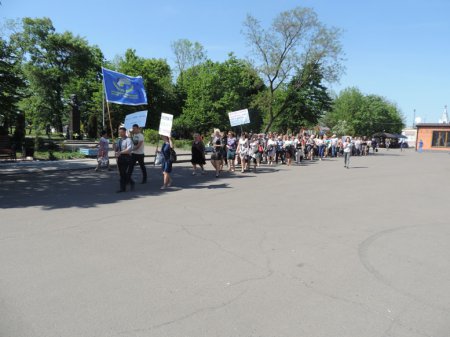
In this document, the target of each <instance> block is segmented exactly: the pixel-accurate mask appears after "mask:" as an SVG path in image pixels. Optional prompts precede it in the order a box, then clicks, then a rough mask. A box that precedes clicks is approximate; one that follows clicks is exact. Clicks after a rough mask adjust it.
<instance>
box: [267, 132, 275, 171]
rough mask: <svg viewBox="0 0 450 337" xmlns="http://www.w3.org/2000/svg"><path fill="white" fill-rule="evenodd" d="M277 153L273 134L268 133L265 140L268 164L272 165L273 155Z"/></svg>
mask: <svg viewBox="0 0 450 337" xmlns="http://www.w3.org/2000/svg"><path fill="white" fill-rule="evenodd" d="M276 153H277V141H276V140H275V136H274V135H273V134H270V135H269V140H268V141H267V161H268V162H269V165H272V164H273V162H274V161H275V156H276Z"/></svg>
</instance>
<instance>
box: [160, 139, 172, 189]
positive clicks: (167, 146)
mask: <svg viewBox="0 0 450 337" xmlns="http://www.w3.org/2000/svg"><path fill="white" fill-rule="evenodd" d="M162 139H163V141H164V144H163V146H162V147H161V153H162V155H163V162H162V172H163V185H162V186H161V189H162V190H165V189H166V188H167V187H170V186H171V185H172V178H171V177H170V173H172V160H171V158H170V152H171V150H173V142H172V138H170V137H167V136H162Z"/></svg>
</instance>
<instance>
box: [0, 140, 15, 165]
mask: <svg viewBox="0 0 450 337" xmlns="http://www.w3.org/2000/svg"><path fill="white" fill-rule="evenodd" d="M0 158H9V159H12V160H14V161H15V160H16V150H15V149H14V147H13V146H12V145H11V141H10V139H9V136H8V135H1V136H0Z"/></svg>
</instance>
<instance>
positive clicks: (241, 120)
mask: <svg viewBox="0 0 450 337" xmlns="http://www.w3.org/2000/svg"><path fill="white" fill-rule="evenodd" d="M228 117H229V118H230V124H231V126H238V125H243V124H249V123H250V116H249V114H248V109H243V110H238V111H233V112H229V113H228Z"/></svg>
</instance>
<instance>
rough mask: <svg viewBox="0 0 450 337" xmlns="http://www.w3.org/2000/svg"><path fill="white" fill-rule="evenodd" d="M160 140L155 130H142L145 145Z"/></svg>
mask: <svg viewBox="0 0 450 337" xmlns="http://www.w3.org/2000/svg"><path fill="white" fill-rule="evenodd" d="M159 139H160V136H159V133H158V131H157V130H153V129H146V130H144V141H145V142H146V143H151V144H156V143H158V140H159Z"/></svg>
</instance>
